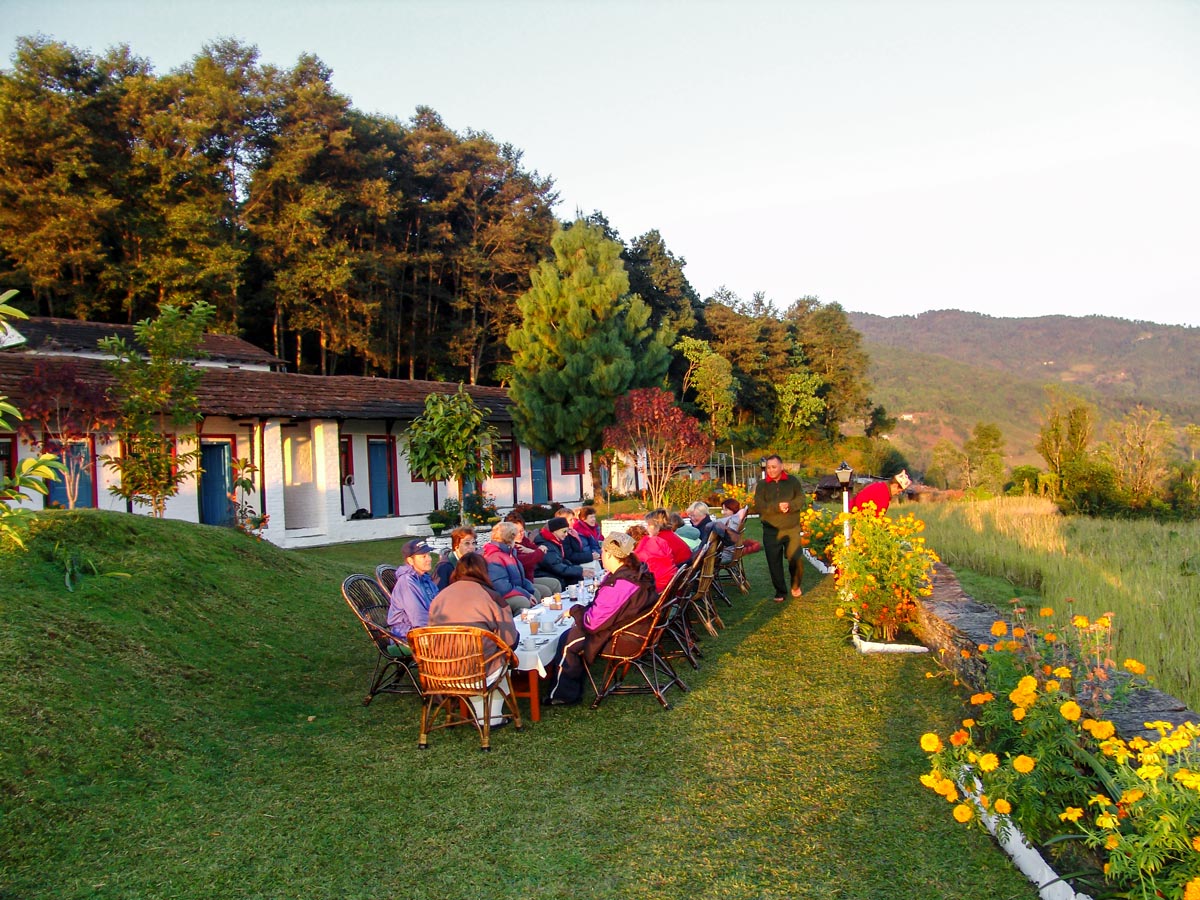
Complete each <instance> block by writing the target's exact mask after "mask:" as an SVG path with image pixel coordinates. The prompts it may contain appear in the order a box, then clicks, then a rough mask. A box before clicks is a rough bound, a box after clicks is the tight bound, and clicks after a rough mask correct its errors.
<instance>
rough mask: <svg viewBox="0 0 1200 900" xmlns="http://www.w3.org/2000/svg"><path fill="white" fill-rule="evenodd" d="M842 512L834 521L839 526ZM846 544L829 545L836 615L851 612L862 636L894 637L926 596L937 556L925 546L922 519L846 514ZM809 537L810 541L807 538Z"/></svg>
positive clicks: (908, 621)
mask: <svg viewBox="0 0 1200 900" xmlns="http://www.w3.org/2000/svg"><path fill="white" fill-rule="evenodd" d="M845 521H846V514H845V513H843V514H841V515H839V516H838V518H837V519H836V526H837V527H838V528H841V526H842V523H844V522H845ZM849 521H850V543H849V544H845V543H843V542H842V541H834V542H833V543H832V545H831V546H832V548H833V553H832V558H833V564H834V566H836V567H837V575H836V578H837V588H838V594H839V596H840V597H841V598H842V600H843V605H842V606H839V607H838V610H837V614H838V615H839V616H843V615H847V614H850V615H852V616H853V617H854V618H855V619H856V620H857V621H858V623H859V629H860V631H861V632H862V634H863V636H864V637H868V638H870V637H878V638H882V639H883V640H885V641H890V640H894V639H895V637H896V634H897V633H898V632H899V631H900V629H902V628H904V627H906V626H907V625H909V624H910V623H911V622H912V620H913V617H914V616H915V614H916V610H917V598H918V597H928V596H929V595H930V594H931V593H932V591H933V587H932V585H931V583H930V575H931V573H932V572H933V564H934V563H936V562H937V561H938V558H937V554H935V553H934V552H933V551H932V550H930V549H929V548H928V547H926V546H925V539H924V538H922V537H920V536H919V535H920V533H921V532H922V531H923V530H924V528H925V523H924V522H922V521H921V520H920V519H917V518H915V517H914V516H912V515H904V516H900V517H899V518H896V519H892V518H889V517H888V516H877V515H875V513H874V512H873V511H870V510H862V511H859V512H852V513H849ZM810 540H811V539H810Z"/></svg>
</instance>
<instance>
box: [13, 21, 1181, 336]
mask: <svg viewBox="0 0 1200 900" xmlns="http://www.w3.org/2000/svg"><path fill="white" fill-rule="evenodd" d="M39 32H40V33H43V34H45V35H48V36H50V37H53V38H56V39H58V40H62V41H66V42H67V43H70V44H74V45H75V46H77V47H80V48H85V49H90V50H93V51H97V52H100V51H103V50H104V49H106V48H107V47H109V46H112V45H114V44H118V43H127V44H129V45H130V47H131V48H132V50H133V51H134V52H135V53H136V54H138V55H140V56H143V57H145V58H147V59H149V60H150V61H151V62H152V63H153V64H154V66H155V68H156V70H158V71H160V72H165V71H168V70H170V69H173V68H175V67H178V66H180V65H182V64H184V63H186V62H187V60H188V59H190V58H191V57H192V56H194V55H195V54H196V53H197V52H198V51H199V50H200V48H201V47H202V46H203V45H204V44H205V43H206V42H207V41H210V40H212V39H215V38H218V37H226V36H232V37H237V38H239V39H241V40H243V41H245V42H247V43H252V44H255V45H257V46H258V48H259V49H260V51H261V55H262V58H263V60H265V61H267V62H271V63H275V64H277V65H280V66H290V65H291V64H293V63H294V62H295V60H296V57H297V56H298V55H299V54H300V53H301V52H305V51H307V52H311V53H314V54H316V55H317V56H318V57H320V58H321V60H322V61H324V62H325V63H326V64H327V65H329V66H330V67H331V68H332V69H333V80H334V86H335V87H336V88H337V89H338V90H340V91H341V92H343V93H344V94H346V95H347V96H349V97H350V99H351V100H352V102H353V103H354V105H355V106H356V107H358V108H359V109H362V110H365V111H373V112H380V113H385V114H388V115H392V116H396V117H397V118H400V119H408V118H410V117H411V116H412V114H413V112H414V110H415V108H416V107H417V106H418V105H426V106H430V107H432V108H434V109H435V110H437V111H438V112H439V113H440V114H441V116H442V118H443V119H444V120H445V122H446V123H447V125H449V126H450V127H451V128H454V129H455V130H459V131H462V130H465V129H467V128H473V129H476V130H480V131H487V132H489V133H491V134H492V135H493V136H494V137H495V138H497V139H498V140H501V141H507V142H510V143H512V144H514V145H516V146H517V147H519V148H521V149H522V150H524V151H525V163H526V165H527V167H529V168H532V169H537V170H538V171H539V172H541V173H542V174H543V175H551V176H552V177H553V178H554V180H555V183H556V185H557V188H558V190H559V192H560V194H561V198H562V199H561V203H560V205H559V207H558V213H559V215H560V216H561V217H570V216H572V215H573V213H574V211H575V210H576V209H580V210H582V211H583V212H585V213H587V212H591V211H592V210H595V209H599V210H601V211H603V212H604V214H605V215H607V216H608V218H609V220H610V221H611V222H612V224H613V225H614V226H615V227H616V228H617V229H618V230H619V231H620V232H621V235H622V237H624V238H625V239H626V240H629V239H631V238H633V237H635V236H636V235H639V234H642V233H643V232H645V231H648V230H649V229H651V228H657V229H658V230H659V231H660V232H661V233H662V235H663V237H664V239H665V240H666V242H667V246H668V247H669V248H671V250H672V251H673V252H674V253H675V254H676V255H678V256H683V257H685V258H686V259H687V263H688V265H687V269H686V270H685V271H686V273H687V275H688V277H689V279H690V280H691V282H692V284H693V285H694V286H695V287H696V289H697V290H698V291H699V292H700V293H701V295H702V296H708V295H709V294H711V293H712V291H714V290H715V289H716V288H718V287H720V286H721V285H724V286H726V287H728V288H729V289H731V290H733V291H734V292H736V293H737V294H739V295H741V296H743V297H747V298H748V297H749V296H750V295H751V294H752V293H753V292H755V291H763V292H765V293H766V295H767V296H768V297H769V298H771V299H772V300H773V301H774V302H775V303H776V305H778V306H779V307H781V308H782V307H785V306H786V305H787V304H788V303H790V302H791V301H792V300H794V299H795V298H797V297H800V296H804V295H817V296H819V297H820V298H821V299H822V300H824V301H827V302H832V301H836V302H838V303H841V304H842V306H844V307H845V308H846V309H848V310H856V311H863V312H873V313H878V314H881V315H897V314H915V313H918V312H921V311H924V310H928V309H949V308H954V309H967V310H976V311H979V312H984V313H988V314H990V315H994V316H1036V315H1046V314H1052V313H1063V314H1068V315H1088V314H1100V315H1112V316H1120V317H1123V318H1132V319H1145V320H1149V321H1157V322H1166V323H1176V324H1185V325H1193V326H1200V312H1198V311H1197V310H1198V309H1200V2H1167V0H1136V2H1103V0H1083V2H1054V0H1024V2H1023V0H1003V2H969V0H946V2H924V0H894V2H893V0H887V2H853V0H843V2H836V3H835V2H832V0H826V2H788V3H783V2H780V3H774V2H754V0H743V2H705V0H688V2H654V0H642V2H624V0H605V2H598V0H597V2H582V0H555V2H530V0H524V2H522V0H489V2H454V0H444V2H440V3H433V2H384V0H378V2H348V0H341V2H333V0H326V2H297V0H293V2H269V0H255V2H235V3H228V2H220V0H207V2H205V3H186V4H185V3H171V2H166V0H163V2H158V0H155V2H150V0H146V2H115V0H114V2H101V0H91V2H82V0H79V2H65V0H32V2H27V0H0V48H2V49H3V59H4V65H6V66H7V65H8V63H9V58H10V57H11V53H12V50H13V47H14V43H13V41H14V39H15V37H16V36H18V35H27V34H35V33H39Z"/></svg>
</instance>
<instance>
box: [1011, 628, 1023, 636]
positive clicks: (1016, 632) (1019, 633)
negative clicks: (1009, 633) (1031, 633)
mask: <svg viewBox="0 0 1200 900" xmlns="http://www.w3.org/2000/svg"><path fill="white" fill-rule="evenodd" d="M1013 637H1015V638H1023V637H1025V629H1024V628H1013Z"/></svg>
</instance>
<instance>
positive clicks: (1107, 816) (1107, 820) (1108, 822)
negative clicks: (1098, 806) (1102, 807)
mask: <svg viewBox="0 0 1200 900" xmlns="http://www.w3.org/2000/svg"><path fill="white" fill-rule="evenodd" d="M1096 824H1097V825H1099V826H1100V827H1101V828H1107V829H1108V830H1109V831H1112V830H1114V829H1115V828H1117V827H1118V826H1119V825H1120V824H1121V823H1120V821H1119V820H1118V819H1117V817H1116V816H1114V815H1113V814H1112V813H1110V812H1105V813H1100V815H1098V816H1096ZM1110 837H1111V835H1110Z"/></svg>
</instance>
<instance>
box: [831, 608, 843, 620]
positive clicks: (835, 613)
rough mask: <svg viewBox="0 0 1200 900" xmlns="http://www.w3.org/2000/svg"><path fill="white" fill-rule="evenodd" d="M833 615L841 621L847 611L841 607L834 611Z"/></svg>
mask: <svg viewBox="0 0 1200 900" xmlns="http://www.w3.org/2000/svg"><path fill="white" fill-rule="evenodd" d="M833 614H834V615H835V616H837V617H838V618H839V619H840V618H842V616H844V615H846V611H845V610H844V609H842V608H841V607H840V606H839V607H838V608H837V609H835V610H834V611H833Z"/></svg>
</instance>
